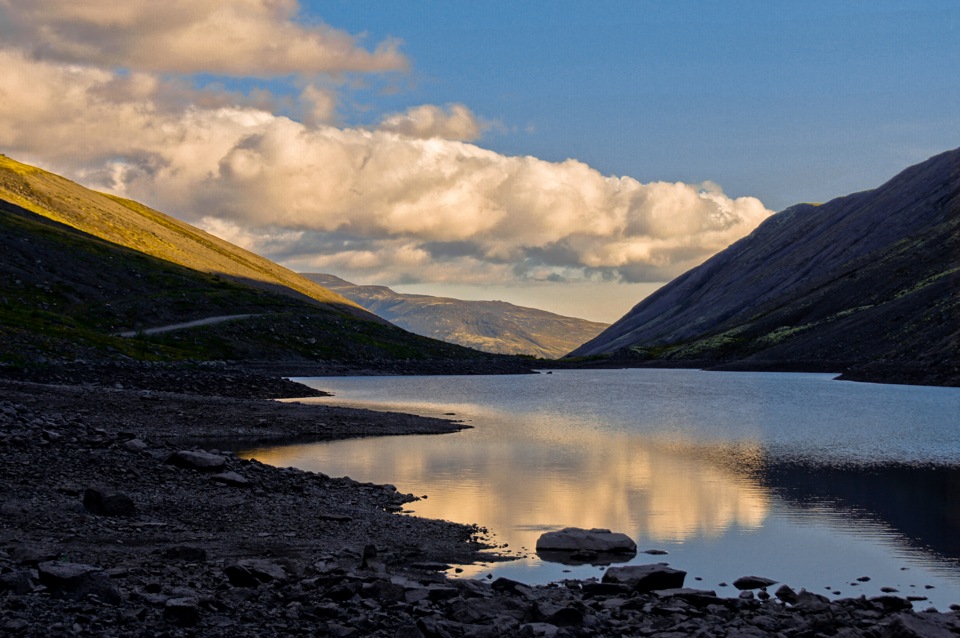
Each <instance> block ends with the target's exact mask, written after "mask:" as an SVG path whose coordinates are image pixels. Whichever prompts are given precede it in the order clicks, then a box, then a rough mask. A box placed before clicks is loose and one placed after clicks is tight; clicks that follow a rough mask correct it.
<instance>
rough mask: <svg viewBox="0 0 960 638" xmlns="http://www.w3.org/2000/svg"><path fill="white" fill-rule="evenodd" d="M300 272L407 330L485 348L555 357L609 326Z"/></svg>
mask: <svg viewBox="0 0 960 638" xmlns="http://www.w3.org/2000/svg"><path fill="white" fill-rule="evenodd" d="M301 274H302V275H303V276H304V277H305V278H307V279H309V280H311V281H313V282H315V283H318V284H320V285H321V286H324V287H326V288H329V289H330V290H333V291H334V292H337V293H339V294H341V295H343V296H344V297H346V298H347V299H350V300H351V301H354V302H356V303H358V304H360V305H361V306H363V307H364V308H366V309H367V310H369V311H370V312H372V313H375V314H376V315H378V316H380V317H383V318H384V319H386V320H388V321H390V322H392V323H394V324H396V325H398V326H400V327H401V328H403V329H404V330H409V331H410V332H413V333H415V334H419V335H423V336H425V337H432V338H433V339H441V340H443V341H447V342H450V343H457V344H460V345H461V346H467V347H469V348H476V349H477V350H483V351H484V352H494V353H499V354H524V355H533V356H537V357H542V358H546V359H556V358H558V357H561V356H563V355H564V354H566V353H567V352H569V351H570V350H571V349H572V348H574V347H576V346H577V345H578V344H581V343H583V342H584V341H586V340H587V339H590V338H592V337H594V336H596V335H597V334H599V333H600V331H601V330H603V329H604V328H605V327H607V324H604V323H597V322H594V321H587V320H586V319H576V318H574V317H565V316H563V315H557V314H554V313H552V312H547V311H545V310H538V309H536V308H526V307H524V306H515V305H513V304H511V303H507V302H505V301H464V300H461V299H451V298H449V297H433V296H430V295H408V294H402V293H398V292H395V291H393V290H391V289H390V288H387V287H385V286H358V285H357V284H352V283H350V282H348V281H344V280H343V279H340V278H339V277H335V276H334V275H325V274H319V273H301Z"/></svg>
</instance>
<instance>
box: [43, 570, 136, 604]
mask: <svg viewBox="0 0 960 638" xmlns="http://www.w3.org/2000/svg"><path fill="white" fill-rule="evenodd" d="M37 572H38V574H39V577H40V584H41V585H43V586H45V587H46V588H47V589H49V590H50V591H51V592H52V593H53V594H54V595H55V596H63V597H67V598H73V599H77V600H79V599H83V598H85V597H86V596H88V595H90V594H93V595H94V596H96V597H97V598H99V599H100V600H101V601H102V602H105V603H110V604H112V605H116V604H119V603H120V592H119V591H118V590H117V588H116V587H114V586H113V584H112V583H111V582H110V579H109V578H108V577H107V575H106V573H105V572H104V571H103V570H102V569H100V568H99V567H94V566H93V565H84V564H82V563H54V562H47V563H40V564H39V565H38V566H37Z"/></svg>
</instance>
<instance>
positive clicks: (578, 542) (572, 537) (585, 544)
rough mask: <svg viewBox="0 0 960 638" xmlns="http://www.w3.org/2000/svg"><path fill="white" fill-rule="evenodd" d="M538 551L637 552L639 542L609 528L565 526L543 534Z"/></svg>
mask: <svg viewBox="0 0 960 638" xmlns="http://www.w3.org/2000/svg"><path fill="white" fill-rule="evenodd" d="M537 551H538V552H540V551H555V552H576V551H592V552H607V553H611V554H636V553H637V544H636V543H635V542H633V540H632V539H631V538H630V537H629V536H627V535H626V534H621V533H619V532H611V531H610V530H608V529H600V528H594V529H581V528H579V527H565V528H564V529H561V530H558V531H555V532H546V533H544V534H541V535H540V538H538V539H537Z"/></svg>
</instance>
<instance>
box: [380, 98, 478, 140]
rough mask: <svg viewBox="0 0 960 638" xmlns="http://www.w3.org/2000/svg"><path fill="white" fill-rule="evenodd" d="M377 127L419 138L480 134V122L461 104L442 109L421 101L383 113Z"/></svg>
mask: <svg viewBox="0 0 960 638" xmlns="http://www.w3.org/2000/svg"><path fill="white" fill-rule="evenodd" d="M377 128H378V129H379V130H381V131H391V132H394V133H399V134H400V135H405V136H407V137H415V138H420V139H429V138H431V137H439V138H443V139H448V140H460V141H463V142H469V141H473V140H476V139H477V138H479V137H480V133H481V131H482V129H483V128H484V125H483V123H481V122H480V121H479V120H478V119H477V117H476V116H475V115H474V114H473V112H472V111H470V109H468V108H467V107H466V106H464V105H463V104H451V105H449V106H448V107H447V109H446V110H444V109H443V108H441V107H439V106H434V105H433V104H424V105H422V106H416V107H413V108H411V109H409V110H407V111H406V112H405V113H394V114H391V115H388V116H386V117H384V118H383V120H382V121H381V122H380V126H378V127H377Z"/></svg>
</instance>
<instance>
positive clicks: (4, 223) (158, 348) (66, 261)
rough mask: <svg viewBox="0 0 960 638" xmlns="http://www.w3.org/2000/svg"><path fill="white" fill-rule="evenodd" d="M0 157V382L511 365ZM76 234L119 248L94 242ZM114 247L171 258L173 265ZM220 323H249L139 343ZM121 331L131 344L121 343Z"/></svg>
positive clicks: (486, 368) (154, 215)
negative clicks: (30, 377) (53, 369)
mask: <svg viewBox="0 0 960 638" xmlns="http://www.w3.org/2000/svg"><path fill="white" fill-rule="evenodd" d="M2 159H3V162H2V167H0V371H2V369H4V367H5V366H6V369H7V371H8V372H9V371H10V370H12V369H13V368H14V367H16V368H19V367H23V366H26V367H35V366H38V365H39V366H54V365H56V366H62V365H64V364H67V363H71V362H80V361H82V362H84V364H93V363H98V362H110V361H129V360H131V359H133V360H149V361H183V360H193V361H197V360H200V361H202V360H211V359H213V360H234V361H241V362H245V365H249V364H250V363H251V362H277V363H279V364H281V365H280V367H282V368H284V369H287V368H289V367H291V366H292V365H294V364H296V365H300V364H304V365H306V366H309V365H310V364H323V365H324V366H327V367H330V368H331V369H340V368H343V367H344V366H346V367H348V368H350V369H353V370H357V369H365V370H376V371H390V372H408V371H417V370H420V371H453V372H457V371H470V370H471V369H472V366H479V369H478V370H476V371H495V370H490V367H491V366H493V367H498V366H501V365H502V367H503V368H504V369H508V368H510V367H511V365H513V364H512V363H511V362H505V361H502V360H503V358H502V357H501V358H497V357H495V356H493V355H489V354H486V353H481V352H477V351H474V350H469V349H466V348H462V347H459V346H455V345H451V344H447V343H443V342H441V341H437V340H433V339H427V338H424V337H421V336H418V335H414V334H411V333H409V332H406V331H404V330H401V329H400V328H398V327H396V326H393V325H392V324H390V323H389V322H387V321H385V320H383V319H380V318H379V317H376V316H375V315H373V314H371V313H369V312H367V311H366V310H363V309H362V308H360V307H359V306H356V305H355V304H354V303H353V302H350V301H348V300H346V299H344V298H342V297H340V296H339V295H336V294H335V293H332V292H330V291H328V290H326V289H324V288H322V287H320V286H318V285H317V284H314V283H313V282H309V281H307V280H304V279H302V278H300V277H299V276H297V275H295V274H294V273H291V272H289V271H285V269H282V268H280V267H279V266H277V265H276V264H272V263H271V262H269V261H267V260H265V259H263V258H261V257H258V256H256V255H253V254H251V253H248V252H246V251H243V250H240V249H239V248H236V247H233V246H232V245H230V244H229V243H227V242H222V241H220V240H215V239H214V238H211V237H209V236H207V235H206V234H205V233H202V232H201V231H199V230H197V229H194V228H192V227H190V226H189V225H187V224H183V223H182V222H177V221H176V220H172V219H171V218H168V217H166V216H164V215H162V214H160V213H156V212H153V211H149V209H145V212H136V211H133V210H132V209H135V208H138V207H139V205H137V204H134V203H132V202H128V203H126V204H124V205H123V206H121V207H120V208H121V209H122V210H121V209H118V208H114V205H115V202H114V200H112V199H110V198H106V197H105V196H103V195H100V194H98V193H94V192H92V191H88V190H87V189H84V188H82V187H80V186H78V185H76V184H73V183H71V182H68V181H67V180H64V179H62V178H59V177H57V176H54V175H52V174H50V173H45V172H43V171H40V170H39V169H34V168H32V167H28V166H26V165H23V164H18V163H14V162H12V160H7V159H6V158H2ZM11 200H16V201H11ZM24 204H26V205H29V208H27V206H25V205H24ZM124 210H130V211H132V212H131V213H130V214H129V215H128V214H127V213H125V212H124ZM62 219H67V220H71V221H73V222H74V223H73V224H67V223H64V222H62V221H60V220H62ZM81 225H83V226H86V227H88V228H91V229H93V230H97V231H98V232H99V233H100V234H101V235H106V236H111V237H116V238H117V239H118V240H119V241H118V242H114V241H108V240H107V239H104V238H102V237H100V236H94V235H93V234H91V233H90V232H86V231H84V230H81V229H79V228H78V227H77V226H81ZM158 226H163V227H165V228H166V230H163V228H159V227H158ZM119 242H125V243H126V244H138V243H139V244H142V245H143V246H145V247H146V248H148V249H151V250H152V251H153V252H156V253H161V254H166V255H170V256H171V257H172V258H177V256H178V255H179V261H180V262H185V263H177V262H176V261H175V259H162V258H160V257H158V256H154V255H152V254H147V253H146V252H141V251H140V250H136V249H134V248H132V247H129V246H127V245H122V244H121V243H119ZM185 264H191V265H193V266H195V267H197V268H201V269H195V268H193V267H188V266H187V265H185ZM205 268H209V271H204V270H202V269H205ZM224 271H226V272H224ZM287 273H289V275H288V274H287ZM285 282H289V283H290V284H291V285H296V286H297V288H298V290H293V289H290V288H288V287H287V286H286V283H285ZM223 315H249V316H247V317H245V318H244V319H242V320H235V321H228V322H224V323H218V324H214V325H205V326H195V327H190V328H187V329H181V330H176V331H172V332H165V333H162V334H157V335H147V334H146V333H144V332H143V330H144V329H146V328H151V327H154V326H162V325H167V324H175V323H181V322H186V321H191V320H197V319H204V318H209V317H216V316H223ZM130 330H133V331H139V334H137V335H136V336H135V337H133V338H123V337H121V336H119V333H121V332H124V331H130ZM334 364H335V365H334ZM274 368H276V366H274Z"/></svg>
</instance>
